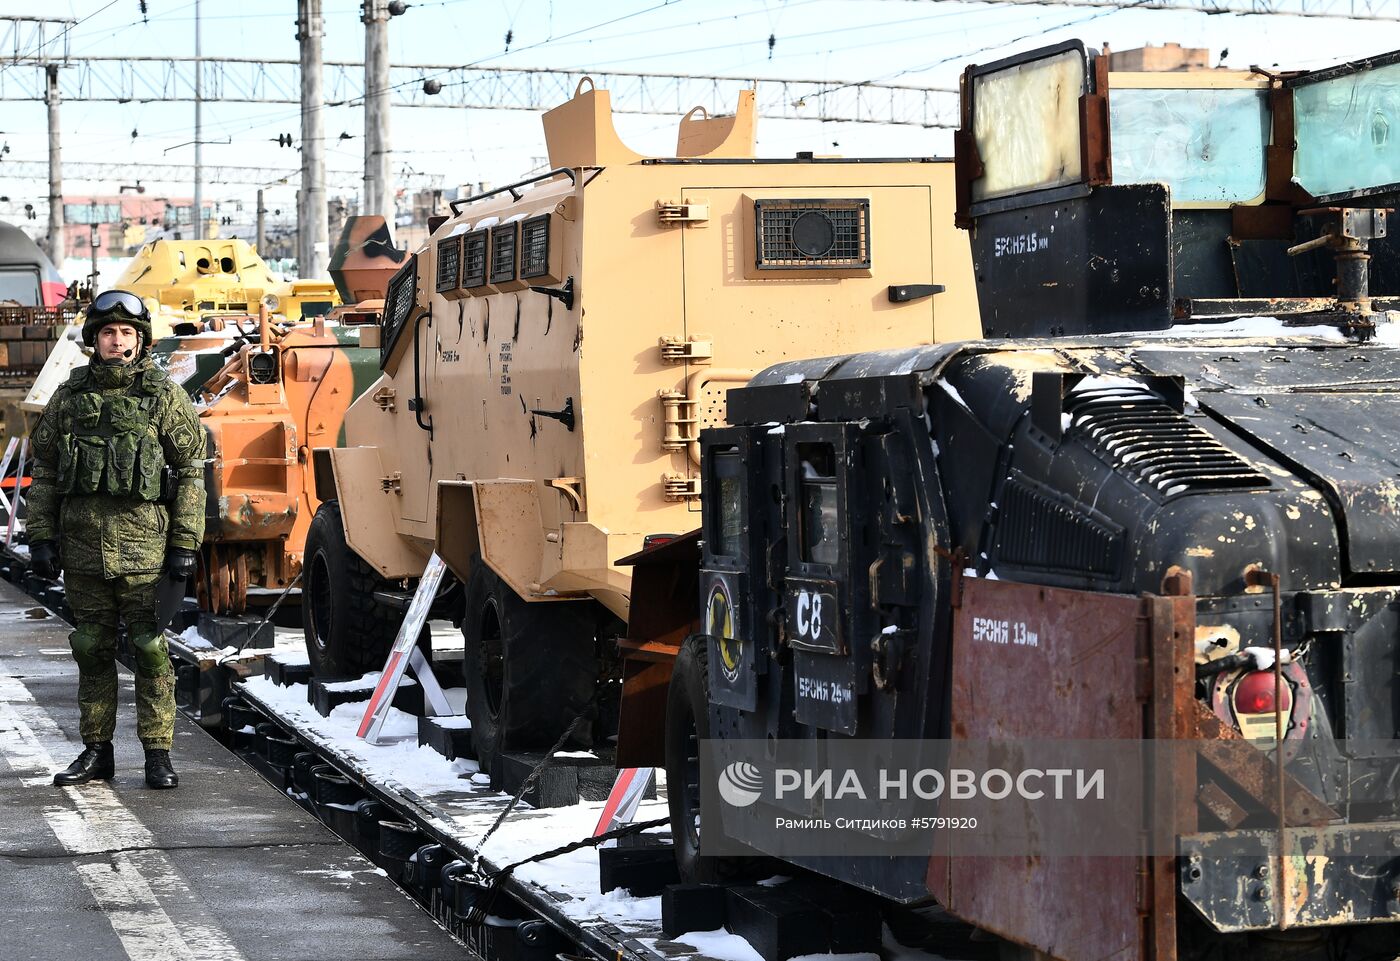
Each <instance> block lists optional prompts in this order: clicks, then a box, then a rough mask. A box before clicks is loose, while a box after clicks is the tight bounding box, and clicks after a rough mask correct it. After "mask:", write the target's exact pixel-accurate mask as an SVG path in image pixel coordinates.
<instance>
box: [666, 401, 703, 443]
mask: <svg viewBox="0 0 1400 961" xmlns="http://www.w3.org/2000/svg"><path fill="white" fill-rule="evenodd" d="M656 396H657V397H659V398H660V399H661V449H662V450H672V451H674V450H685V449H686V447H687V446H688V445H690V444H693V443H695V442H696V441H697V440H699V439H700V434H699V431H700V418H699V416H698V413H697V411H696V404H695V401H693V400H691V399H690V398H689V397H687V396H686V394H685V392H684V391H680V390H660V391H657V392H656Z"/></svg>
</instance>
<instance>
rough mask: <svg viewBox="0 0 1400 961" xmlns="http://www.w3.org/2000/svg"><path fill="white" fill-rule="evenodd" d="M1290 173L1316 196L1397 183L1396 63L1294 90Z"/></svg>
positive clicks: (1399, 86) (1399, 68)
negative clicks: (1294, 140)
mask: <svg viewBox="0 0 1400 961" xmlns="http://www.w3.org/2000/svg"><path fill="white" fill-rule="evenodd" d="M1293 112H1294V118H1295V122H1296V124H1297V132H1298V133H1297V136H1298V152H1297V155H1296V156H1295V158H1294V174H1295V176H1296V177H1297V179H1298V182H1299V183H1300V184H1302V185H1303V187H1304V189H1306V190H1307V191H1308V192H1310V193H1312V194H1315V195H1317V196H1325V195H1327V194H1342V193H1350V192H1351V191H1353V190H1362V189H1365V188H1367V187H1381V186H1386V185H1388V184H1393V183H1400V63H1394V64H1390V65H1389V66H1385V67H1377V68H1376V69H1374V70H1366V71H1361V72H1358V73H1353V74H1348V75H1347V76H1343V77H1337V78H1335V79H1332V80H1324V81H1322V82H1320V83H1309V84H1302V85H1300V86H1298V87H1296V88H1294V90H1293Z"/></svg>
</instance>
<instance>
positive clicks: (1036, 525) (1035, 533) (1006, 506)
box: [994, 472, 1123, 578]
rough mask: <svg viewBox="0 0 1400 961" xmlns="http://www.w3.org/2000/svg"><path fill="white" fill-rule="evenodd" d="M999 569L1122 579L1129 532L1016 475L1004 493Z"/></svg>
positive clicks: (1003, 490) (1013, 475)
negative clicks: (1082, 574) (1057, 572)
mask: <svg viewBox="0 0 1400 961" xmlns="http://www.w3.org/2000/svg"><path fill="white" fill-rule="evenodd" d="M999 516H1000V521H999V523H998V524H997V547H996V556H995V558H994V561H995V564H994V566H996V565H1003V564H1004V565H1009V566H1014V567H1026V568H1034V569H1037V570H1048V571H1060V572H1068V573H1076V574H1079V573H1086V572H1087V573H1090V574H1098V575H1102V576H1104V577H1114V578H1116V577H1118V575H1119V571H1120V570H1121V566H1122V559H1123V528H1121V527H1119V526H1118V525H1116V524H1114V523H1113V522H1112V521H1111V520H1109V519H1108V518H1107V517H1105V516H1103V515H1102V514H1099V513H1098V512H1096V511H1093V510H1092V509H1091V508H1089V507H1087V506H1085V505H1083V504H1079V503H1077V502H1075V501H1073V500H1070V499H1069V498H1066V497H1065V496H1064V495H1062V494H1057V493H1056V492H1054V491H1050V490H1048V489H1041V488H1039V485H1036V484H1035V483H1034V482H1033V481H1030V480H1028V479H1026V478H1023V477H1022V476H1021V475H1020V473H1019V472H1013V473H1012V475H1011V476H1010V477H1008V478H1007V480H1006V484H1005V486H1004V487H1003V488H1002V493H1001V506H1000V514H999Z"/></svg>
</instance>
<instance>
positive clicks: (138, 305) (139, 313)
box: [88, 290, 148, 320]
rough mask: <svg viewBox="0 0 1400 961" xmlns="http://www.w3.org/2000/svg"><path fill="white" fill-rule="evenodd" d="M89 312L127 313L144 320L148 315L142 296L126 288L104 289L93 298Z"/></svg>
mask: <svg viewBox="0 0 1400 961" xmlns="http://www.w3.org/2000/svg"><path fill="white" fill-rule="evenodd" d="M88 313H89V314H90V315H93V316H98V315H106V314H126V315H127V316H128V317H130V318H131V319H132V320H144V319H145V318H146V317H147V316H148V315H147V312H146V305H145V303H143V302H142V300H141V298H140V297H137V296H136V295H135V294H133V293H131V292H130V291H126V290H104V291H103V292H102V293H100V294H98V295H97V296H96V297H94V298H93V300H92V306H91V307H89V308H88Z"/></svg>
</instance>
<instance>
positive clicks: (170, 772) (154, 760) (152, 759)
mask: <svg viewBox="0 0 1400 961" xmlns="http://www.w3.org/2000/svg"><path fill="white" fill-rule="evenodd" d="M179 786H180V776H179V775H178V774H176V773H175V769H174V768H173V767H171V766H170V752H169V751H162V750H161V749H160V748H158V747H148V748H146V787H153V788H156V789H157V790H162V789H164V788H172V787H179Z"/></svg>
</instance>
